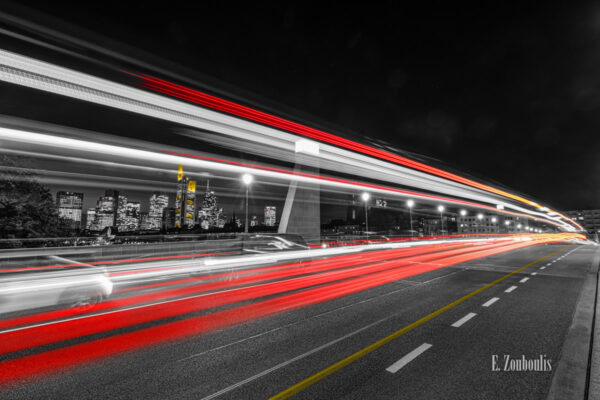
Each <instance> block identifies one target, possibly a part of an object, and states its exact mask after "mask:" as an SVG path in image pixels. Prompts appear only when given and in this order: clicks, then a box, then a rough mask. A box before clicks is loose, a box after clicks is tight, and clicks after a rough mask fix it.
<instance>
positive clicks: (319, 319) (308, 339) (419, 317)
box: [0, 244, 598, 399]
mask: <svg viewBox="0 0 600 400" xmlns="http://www.w3.org/2000/svg"><path fill="white" fill-rule="evenodd" d="M597 249H598V248H597V247H595V246H589V245H588V246H580V245H567V244H548V245H538V246H533V247H527V248H521V249H517V250H514V251H510V252H507V253H502V254H495V255H492V256H488V257H485V258H479V259H477V260H472V261H468V262H464V263H461V264H456V265H451V266H447V267H443V268H439V269H435V270H431V271H428V272H424V273H418V274H413V275H412V276H409V277H406V278H404V279H398V280H395V281H392V282H389V283H385V284H381V285H379V286H375V287H371V288H366V289H364V290H359V291H354V292H352V293H350V294H347V295H344V296H341V297H336V296H331V298H327V299H325V300H323V301H320V302H314V301H313V302H310V303H309V304H307V305H306V306H304V307H300V308H291V309H290V310H287V311H285V307H282V308H281V310H283V311H280V312H277V313H274V314H269V315H266V316H258V317H256V318H253V315H254V314H251V313H250V310H253V309H252V308H249V307H251V306H252V305H253V304H254V302H256V301H257V300H253V299H248V300H243V301H241V303H238V304H237V307H236V308H231V307H229V308H228V306H227V305H219V306H218V307H217V308H216V312H223V313H226V312H229V313H230V314H228V318H229V321H231V323H230V324H215V325H210V323H208V326H211V327H212V329H207V330H205V331H203V332H200V333H197V334H194V335H180V336H178V337H176V338H175V339H173V338H171V340H168V341H165V342H159V343H156V342H152V341H151V340H149V339H148V337H147V336H144V335H137V336H135V335H129V336H128V333H131V332H130V331H129V330H127V328H118V329H120V330H119V331H118V333H119V335H120V336H118V337H120V338H121V341H120V342H119V346H121V347H119V349H120V350H119V351H116V352H115V355H113V356H110V357H98V358H97V359H94V360H93V362H90V361H89V359H87V362H83V363H75V364H73V365H74V366H73V367H71V368H69V369H67V370H66V371H62V372H51V373H49V374H42V375H38V376H36V377H35V378H33V379H29V380H25V381H18V382H12V383H9V384H8V386H5V387H4V389H3V390H2V391H0V398H3V399H4V398H6V399H13V398H14V399H42V398H43V399H49V398H50V399H54V398H56V399H59V398H60V399H65V398H77V399H98V398H111V399H132V398H144V399H150V398H156V399H212V398H215V399H266V398H270V397H274V398H287V397H286V396H287V395H292V398H294V399H437V398H456V399H507V398H511V399H543V398H545V397H546V395H547V392H548V389H549V386H550V383H551V379H552V374H553V372H554V371H555V369H556V366H557V360H558V359H559V356H560V352H561V349H562V345H563V342H564V340H565V336H566V333H567V330H568V328H569V326H570V324H571V320H572V316H573V313H574V310H575V306H576V304H577V300H578V297H579V294H580V291H581V287H582V284H583V280H584V276H585V274H586V272H587V271H588V270H589V269H590V266H591V264H592V262H593V259H594V255H595V253H596V251H597ZM536 261H537V262H536ZM501 278H504V279H502V280H500V279H501ZM317 288H318V286H317ZM324 288H328V289H329V290H331V291H335V290H342V289H341V288H338V287H335V286H333V285H330V286H327V285H324ZM482 289H483V290H482ZM292 292H293V289H292ZM303 293H304V292H302V291H299V292H297V294H299V295H300V296H302V295H303ZM265 299H266V300H267V301H268V300H269V299H273V300H276V299H277V297H276V295H275V294H273V295H269V294H267V295H266V296H265V297H263V298H261V301H265ZM240 304H241V305H242V306H240ZM243 306H248V307H246V308H244V307H243ZM211 312H215V310H211ZM236 313H240V314H244V313H246V314H245V315H238V314H236ZM203 315H205V316H206V315H211V314H203ZM257 315H258V314H257ZM165 318H166V317H165ZM198 321H200V320H198ZM236 321H237V322H236ZM240 321H241V322H240ZM106 323H108V322H106ZM188 323H189V321H188ZM198 323H207V322H206V321H205V320H204V322H198ZM142 324H146V325H144V326H147V327H149V328H160V327H161V325H160V323H157V322H156V321H153V322H152V323H148V322H142ZM54 329H55V331H54V332H53V333H49V334H56V335H62V334H64V333H65V332H64V331H66V330H69V329H71V328H70V326H69V325H66V324H65V325H64V326H63V325H61V324H57V326H56V327H54ZM89 332H90V333H89V335H92V336H91V337H92V338H93V339H102V338H104V337H109V338H110V337H111V336H112V337H114V331H111V332H112V333H111V334H110V335H107V334H104V336H102V335H103V334H101V333H97V332H96V333H95V332H92V331H89ZM152 332H154V331H152ZM84 333H85V332H84ZM133 333H135V332H133ZM168 333H169V332H161V334H165V335H167V336H168ZM93 335H96V336H93ZM167 336H165V337H167ZM82 337H83V338H84V339H85V340H83V339H82ZM382 339H383V340H382ZM31 340H37V338H33V337H32V339H31ZM84 342H85V343H84ZM62 343H63V344H62V345H61V346H63V345H64V343H67V344H68V345H77V344H79V343H84V344H87V345H90V346H93V345H94V344H95V343H96V344H97V346H98V349H97V350H98V351H97V353H98V354H102V351H103V350H104V349H108V347H104V349H103V348H102V347H103V346H104V345H103V344H102V343H103V342H102V341H101V340H99V341H94V340H91V341H90V336H87V335H81V336H80V335H75V337H73V338H66V340H65V341H64V342H62ZM90 343H91V344H90ZM110 343H112V344H111V345H114V342H110ZM137 344H140V346H136V345H137ZM141 344H144V345H143V346H142V345H141ZM52 346H54V345H52V344H42V345H41V346H40V348H41V349H42V350H44V351H45V350H53V349H55V347H52ZM107 346H108V345H107ZM58 348H60V346H58ZM88 348H89V347H88ZM124 349H129V350H128V351H124ZM36 351H37V352H40V350H39V349H38V350H36ZM34 353H35V352H34ZM15 354H16V355H15ZM56 354H57V357H60V354H61V353H56ZM81 354H83V353H81ZM27 355H29V353H28V350H27V349H22V350H18V351H16V352H15V353H11V354H9V355H8V356H6V355H5V356H4V359H0V361H5V362H6V361H9V362H10V361H11V360H12V359H16V358H18V357H23V356H27ZM506 356H508V357H509V360H510V359H517V360H522V358H523V357H524V358H525V359H527V360H540V359H541V360H542V362H541V363H539V365H538V367H540V366H541V369H542V370H541V371H505V370H504V369H505V367H506V366H507V365H506V364H505V363H506ZM70 357H73V358H74V359H76V358H77V355H71V356H70ZM34 360H35V361H34V362H36V363H38V364H36V365H34V366H30V367H31V368H38V369H41V368H43V365H39V364H40V363H41V364H43V363H47V364H48V365H49V369H50V370H51V369H52V368H51V366H52V365H53V364H52V363H54V362H56V361H57V360H55V359H51V358H45V359H34ZM494 360H495V361H496V363H495V364H494ZM58 361H60V360H58ZM32 362H33V361H32ZM517 364H518V363H514V362H513V363H512V364H511V363H509V364H508V367H512V368H517V369H518V367H519V365H517ZM0 365H2V364H0ZM5 365H11V364H10V363H9V364H5ZM531 365H533V364H531ZM10 368H18V367H15V366H11V367H10ZM526 368H527V367H526ZM494 369H495V370H494ZM498 369H499V370H498ZM538 369H539V368H538ZM13 372H14V371H13V370H5V371H4V373H9V374H10V373H13ZM2 373H3V372H2V371H0V374H2ZM286 390H287V392H286Z"/></svg>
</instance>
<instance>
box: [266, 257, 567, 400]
mask: <svg viewBox="0 0 600 400" xmlns="http://www.w3.org/2000/svg"><path fill="white" fill-rule="evenodd" d="M571 246H573V245H569V246H566V247H563V248H562V249H560V250H557V251H555V252H553V253H550V254H548V255H546V256H544V257H542V258H540V259H539V260H536V261H533V262H530V263H529V264H527V265H525V266H523V267H521V268H519V269H517V270H514V271H513V272H511V273H509V274H508V275H505V276H503V277H502V278H499V279H496V280H495V281H493V282H491V283H488V284H487V285H485V286H483V287H481V288H479V289H477V290H475V291H474V292H471V293H469V294H467V295H466V296H463V297H461V298H460V299H458V300H456V301H454V302H452V303H450V304H448V305H446V306H444V307H442V308H440V309H438V310H437V311H434V312H432V313H431V314H429V315H426V316H425V317H423V318H421V319H420V320H418V321H415V322H413V323H412V324H410V325H407V326H405V327H404V328H402V329H400V330H398V331H396V332H394V333H392V334H391V335H389V336H386V337H384V338H383V339H380V340H378V341H377V342H375V343H373V344H371V345H369V346H367V347H365V348H364V349H362V350H359V351H357V352H356V353H354V354H352V355H351V356H348V357H346V358H344V359H343V360H340V361H338V362H336V363H335V364H333V365H331V366H329V367H327V368H325V369H324V370H322V371H320V372H317V373H316V374H314V375H313V376H310V377H308V378H306V379H304V380H303V381H302V382H299V383H297V384H295V385H294V386H290V387H289V388H287V389H286V390H284V391H283V392H281V393H278V394H276V395H274V396H272V397H270V398H269V400H282V399H287V398H290V397H291V396H293V395H295V394H297V393H299V392H301V391H302V390H304V389H306V388H308V387H309V386H311V385H313V384H315V383H317V382H319V381H320V380H321V379H323V378H325V377H327V376H329V375H331V374H333V373H334V372H336V371H338V370H340V369H342V368H344V367H345V366H347V365H349V364H351V363H353V362H354V361H356V360H358V359H360V358H362V357H364V356H366V355H367V354H369V353H371V352H372V351H374V350H377V349H378V348H380V347H381V346H383V345H384V344H386V343H389V342H391V341H392V340H394V339H397V338H398V337H400V336H402V335H404V334H405V333H407V332H409V331H411V330H413V329H414V328H416V327H418V326H419V325H422V324H424V323H425V322H427V321H429V320H430V319H433V318H435V317H437V316H438V315H440V314H442V313H444V312H446V311H448V310H449V309H451V308H452V307H454V306H457V305H459V304H460V303H462V302H463V301H465V300H468V299H470V298H471V297H473V296H475V295H476V294H479V293H481V292H483V291H484V290H486V289H489V288H491V287H492V286H494V285H495V284H497V283H500V282H502V281H503V280H505V279H508V278H510V277H511V276H513V275H515V274H518V273H519V272H521V271H523V270H525V269H527V268H529V267H531V266H532V265H534V264H537V263H539V262H540V261H542V260H545V259H546V258H548V257H551V256H553V255H555V254H557V253H560V252H561V251H564V250H566V249H568V248H569V247H571Z"/></svg>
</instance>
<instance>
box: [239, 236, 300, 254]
mask: <svg viewBox="0 0 600 400" xmlns="http://www.w3.org/2000/svg"><path fill="white" fill-rule="evenodd" d="M308 248H309V247H308V244H307V243H306V241H305V240H304V238H303V237H302V236H301V235H295V234H290V233H281V234H276V233H273V234H251V235H248V236H244V237H242V252H243V253H252V254H256V253H258V254H261V253H273V252H280V251H293V250H308Z"/></svg>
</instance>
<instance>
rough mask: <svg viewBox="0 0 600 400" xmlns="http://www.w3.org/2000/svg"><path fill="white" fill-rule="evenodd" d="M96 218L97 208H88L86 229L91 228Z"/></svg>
mask: <svg viewBox="0 0 600 400" xmlns="http://www.w3.org/2000/svg"><path fill="white" fill-rule="evenodd" d="M95 220H96V209H95V208H88V209H87V213H86V220H85V229H91V227H92V224H93V223H94V221H95Z"/></svg>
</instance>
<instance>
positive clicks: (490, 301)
mask: <svg viewBox="0 0 600 400" xmlns="http://www.w3.org/2000/svg"><path fill="white" fill-rule="evenodd" d="M498 300H500V297H492V298H491V299H489V300H488V301H486V302H485V303H483V304H482V305H481V306H482V307H489V306H491V305H492V304H494V303H495V302H497V301H498Z"/></svg>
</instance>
